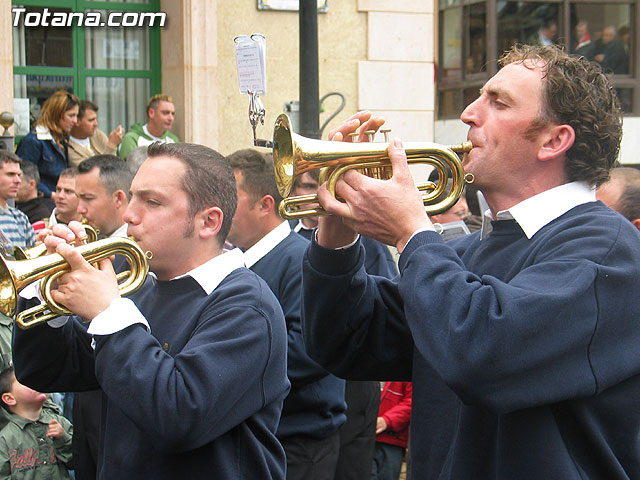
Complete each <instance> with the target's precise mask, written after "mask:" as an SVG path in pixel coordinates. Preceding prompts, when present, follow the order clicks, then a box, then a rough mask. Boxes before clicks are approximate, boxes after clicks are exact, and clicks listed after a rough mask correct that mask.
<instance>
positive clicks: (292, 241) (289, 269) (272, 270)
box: [251, 232, 347, 439]
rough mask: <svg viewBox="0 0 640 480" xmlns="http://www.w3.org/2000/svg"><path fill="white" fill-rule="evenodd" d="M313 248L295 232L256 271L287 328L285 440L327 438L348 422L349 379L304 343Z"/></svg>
mask: <svg viewBox="0 0 640 480" xmlns="http://www.w3.org/2000/svg"><path fill="white" fill-rule="evenodd" d="M308 244H309V242H308V241H306V240H305V239H304V238H302V237H301V236H300V235H298V234H297V233H295V232H291V234H290V235H288V236H287V237H286V238H285V239H284V240H282V241H281V242H280V243H279V244H278V245H276V247H275V248H274V249H273V250H271V251H270V252H269V253H268V254H267V255H265V256H264V257H262V258H261V259H260V260H259V261H258V262H256V263H255V264H254V265H253V266H252V267H251V270H253V271H254V272H256V273H257V274H258V275H260V277H262V278H263V279H264V280H265V281H266V282H267V285H269V287H270V288H271V290H272V291H273V293H274V294H275V295H276V297H277V298H278V300H279V301H280V305H281V306H282V310H283V311H284V317H285V320H286V323H287V343H288V358H287V373H288V375H289V380H290V381H291V391H290V392H289V395H288V396H287V398H286V399H285V401H284V406H283V408H282V418H281V419H280V425H279V426H278V438H281V439H284V438H287V437H290V436H292V435H308V436H311V437H315V438H326V437H328V436H329V435H332V434H334V433H335V432H337V431H338V429H339V428H340V426H341V425H342V424H343V423H344V422H345V420H346V415H345V411H346V407H347V406H346V403H345V400H344V392H345V382H344V380H342V379H340V378H337V377H336V376H334V375H331V374H330V373H329V372H327V370H325V369H324V368H323V367H321V366H320V365H318V364H317V363H316V362H315V361H313V360H312V359H311V358H310V357H309V355H308V354H307V351H306V349H305V346H304V342H303V339H302V326H301V324H300V300H301V288H302V257H303V255H304V251H305V249H306V248H307V245H308Z"/></svg>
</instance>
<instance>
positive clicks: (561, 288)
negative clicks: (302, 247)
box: [303, 202, 640, 480]
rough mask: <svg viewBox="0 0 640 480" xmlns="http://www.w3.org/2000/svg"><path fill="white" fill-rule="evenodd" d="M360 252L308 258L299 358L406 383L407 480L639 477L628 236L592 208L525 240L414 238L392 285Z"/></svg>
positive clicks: (637, 245) (626, 225) (634, 282)
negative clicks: (409, 385) (370, 269)
mask: <svg viewBox="0 0 640 480" xmlns="http://www.w3.org/2000/svg"><path fill="white" fill-rule="evenodd" d="M362 264H363V252H362V247H360V246H358V245H356V246H354V247H353V248H351V249H347V250H344V251H330V250H325V249H323V248H321V247H319V246H318V245H317V244H315V243H314V244H312V246H311V247H310V249H309V250H308V251H307V254H306V258H305V266H304V297H303V298H304V302H303V331H304V336H305V342H306V344H307V349H308V351H309V353H310V355H311V356H312V357H313V358H315V359H316V360H318V361H319V362H320V363H322V364H323V365H325V366H326V367H327V368H328V369H329V370H330V371H333V372H334V373H337V374H341V375H348V376H350V377H354V378H385V379H389V380H391V379H393V380H412V381H413V386H414V394H413V412H412V419H411V449H412V462H413V463H412V476H413V478H419V479H432V478H441V479H486V478H495V479H516V478H517V479H556V478H558V479H560V478H561V479H563V480H564V479H585V478H593V479H596V478H597V479H626V478H640V403H639V401H638V399H640V348H639V347H638V346H639V345H640V324H639V321H640V307H639V305H638V301H637V300H638V298H640V234H639V232H638V231H637V230H636V229H635V228H634V227H633V226H632V225H631V223H630V222H628V221H627V220H625V219H624V218H622V217H621V216H620V215H618V214H616V213H615V212H613V211H611V210H609V209H608V208H606V207H604V206H603V205H602V204H601V203H600V202H591V203H587V204H583V205H580V206H578V207H575V208H573V209H572V210H570V211H569V212H567V213H565V214H564V215H562V216H561V217H560V218H557V219H556V220H554V221H552V222H551V223H550V224H548V225H546V226H545V227H543V228H542V229H541V230H540V231H539V232H538V233H536V234H535V235H534V236H533V237H532V238H531V239H527V238H526V236H525V235H524V233H523V232H522V230H521V229H520V227H519V226H518V225H517V223H516V222H515V221H512V220H511V221H510V220H507V221H501V222H494V230H493V232H492V233H491V235H490V236H489V237H487V238H485V239H483V240H480V236H479V232H478V233H476V234H472V235H468V236H465V237H462V238H460V239H456V240H454V241H452V242H450V243H448V244H445V243H444V242H443V241H442V239H441V238H440V237H439V235H437V234H436V233H434V232H423V233H420V234H418V235H416V236H415V237H414V238H413V239H412V240H411V241H410V242H409V244H408V245H407V247H406V248H405V250H404V251H403V253H402V255H401V257H400V272H401V273H400V277H399V278H397V279H395V280H394V281H389V280H386V279H382V278H380V277H372V276H367V275H366V273H365V272H364V269H363V268H362Z"/></svg>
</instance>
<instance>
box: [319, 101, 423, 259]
mask: <svg viewBox="0 0 640 480" xmlns="http://www.w3.org/2000/svg"><path fill="white" fill-rule="evenodd" d="M383 123H384V120H383V119H382V118H380V117H372V116H371V112H359V113H357V114H355V115H353V116H352V117H351V118H349V119H348V120H346V121H345V122H344V123H343V124H342V125H340V127H338V128H336V129H334V130H332V131H331V132H330V134H329V135H330V137H329V138H330V140H343V139H346V138H348V136H349V134H350V133H352V132H354V131H356V130H357V129H358V127H360V125H362V127H361V128H360V132H359V136H358V139H359V140H365V139H366V136H365V133H364V132H365V131H368V130H374V131H377V130H378V129H379V128H380V126H382V124H383ZM389 158H390V161H391V165H392V168H393V177H392V178H391V179H389V180H377V179H374V178H371V177H367V176H365V175H362V174H360V173H358V172H356V171H355V170H350V171H348V172H346V173H345V174H344V175H342V176H341V177H340V179H339V180H338V182H337V183H336V194H337V195H338V196H340V197H341V198H342V199H343V200H344V202H346V203H343V202H341V201H338V200H336V199H335V198H334V197H333V195H331V193H329V191H328V190H327V186H326V184H323V185H321V186H320V188H319V189H318V199H319V201H320V204H321V205H322V207H323V208H324V209H325V210H326V211H327V212H328V213H331V214H333V216H328V217H321V218H320V219H319V223H318V243H319V244H320V245H322V246H324V247H326V248H338V247H341V246H344V245H348V244H349V243H352V242H353V241H354V240H355V238H356V237H355V233H354V232H357V233H360V234H362V235H365V236H368V237H372V238H375V239H376V240H379V241H381V242H383V243H385V244H387V245H393V246H395V247H396V248H398V251H399V252H402V250H403V249H404V246H405V245H406V243H407V242H408V241H409V239H410V238H411V236H412V235H413V234H414V233H415V232H416V231H418V230H420V229H429V228H433V226H432V224H431V222H430V220H429V217H428V216H427V214H426V213H425V210H424V205H423V202H422V196H421V194H420V192H419V191H418V189H417V188H416V186H415V184H414V182H413V178H412V176H411V172H410V171H409V165H408V163H407V157H406V154H405V151H404V149H403V147H402V142H401V141H400V140H399V139H394V140H393V141H391V143H390V145H389Z"/></svg>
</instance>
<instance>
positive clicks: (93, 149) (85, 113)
mask: <svg viewBox="0 0 640 480" xmlns="http://www.w3.org/2000/svg"><path fill="white" fill-rule="evenodd" d="M123 136H124V128H122V125H118V126H117V127H116V128H115V129H114V130H113V131H112V132H111V133H110V134H109V137H107V135H106V134H105V133H104V132H103V131H102V130H100V129H99V128H98V105H96V104H95V103H93V102H90V101H89V100H82V101H81V102H80V108H79V110H78V123H76V125H75V126H74V127H73V128H72V129H71V134H70V135H69V166H70V167H76V166H78V164H79V163H80V162H82V161H83V160H85V159H87V158H89V157H93V156H94V155H103V154H111V155H113V154H115V153H116V149H117V148H118V145H120V142H122V137H123Z"/></svg>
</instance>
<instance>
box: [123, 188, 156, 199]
mask: <svg viewBox="0 0 640 480" xmlns="http://www.w3.org/2000/svg"><path fill="white" fill-rule="evenodd" d="M129 194H130V195H136V196H138V197H148V196H149V195H156V196H162V191H160V190H157V189H154V188H141V189H138V190H129Z"/></svg>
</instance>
